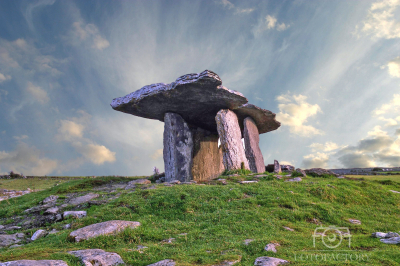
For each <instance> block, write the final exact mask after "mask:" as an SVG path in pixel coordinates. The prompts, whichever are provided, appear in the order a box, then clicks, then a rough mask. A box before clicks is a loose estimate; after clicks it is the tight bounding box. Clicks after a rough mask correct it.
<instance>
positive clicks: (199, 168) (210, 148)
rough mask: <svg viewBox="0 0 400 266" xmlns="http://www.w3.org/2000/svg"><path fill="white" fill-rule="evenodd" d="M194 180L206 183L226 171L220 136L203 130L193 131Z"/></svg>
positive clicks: (196, 129) (195, 129)
mask: <svg viewBox="0 0 400 266" xmlns="http://www.w3.org/2000/svg"><path fill="white" fill-rule="evenodd" d="M192 134H193V166H192V176H193V180H196V181H205V180H210V179H214V178H217V177H218V176H220V175H221V174H222V172H223V171H224V164H223V162H222V149H220V148H218V135H217V134H214V133H211V132H210V131H207V130H205V129H202V128H194V129H192Z"/></svg>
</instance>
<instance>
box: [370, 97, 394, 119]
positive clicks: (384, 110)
mask: <svg viewBox="0 0 400 266" xmlns="http://www.w3.org/2000/svg"><path fill="white" fill-rule="evenodd" d="M389 111H391V112H396V111H397V114H399V112H398V111H400V94H394V95H393V98H392V99H391V100H390V102H389V103H385V104H382V105H381V106H380V107H378V108H376V109H375V110H374V111H373V112H372V113H373V114H374V115H382V114H385V113H387V112H389Z"/></svg>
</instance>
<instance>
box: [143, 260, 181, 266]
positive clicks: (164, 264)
mask: <svg viewBox="0 0 400 266" xmlns="http://www.w3.org/2000/svg"><path fill="white" fill-rule="evenodd" d="M147 266H175V261H173V260H168V259H167V260H162V261H159V262H156V263H153V264H149V265H147Z"/></svg>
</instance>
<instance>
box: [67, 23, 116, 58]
mask: <svg viewBox="0 0 400 266" xmlns="http://www.w3.org/2000/svg"><path fill="white" fill-rule="evenodd" d="M72 28H73V29H72V34H71V37H70V41H71V42H72V43H73V44H74V45H80V44H81V43H82V42H87V43H88V44H90V47H92V48H95V49H98V50H100V51H101V50H103V49H105V48H107V47H109V46H110V43H109V42H108V40H107V39H105V38H104V37H102V36H101V35H100V33H99V29H98V28H97V27H96V26H95V25H94V24H86V25H84V23H83V22H80V21H77V22H74V23H73V24H72Z"/></svg>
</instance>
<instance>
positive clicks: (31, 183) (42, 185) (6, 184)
mask: <svg viewBox="0 0 400 266" xmlns="http://www.w3.org/2000/svg"><path fill="white" fill-rule="evenodd" d="M81 178H83V177H70V176H65V177H64V176H63V177H46V176H40V177H34V178H17V179H0V189H8V190H26V189H28V188H30V189H32V190H34V191H36V190H43V189H47V188H50V187H53V186H55V185H60V184H62V183H65V182H67V181H71V180H76V179H81Z"/></svg>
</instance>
